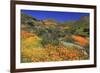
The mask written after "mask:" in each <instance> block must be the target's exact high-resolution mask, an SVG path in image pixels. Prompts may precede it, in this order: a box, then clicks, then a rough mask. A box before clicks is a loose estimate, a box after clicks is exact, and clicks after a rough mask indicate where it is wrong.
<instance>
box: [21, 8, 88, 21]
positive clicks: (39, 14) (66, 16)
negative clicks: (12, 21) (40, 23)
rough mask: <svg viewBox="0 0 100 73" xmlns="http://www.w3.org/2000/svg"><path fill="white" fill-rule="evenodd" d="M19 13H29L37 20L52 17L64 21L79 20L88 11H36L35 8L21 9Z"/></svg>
mask: <svg viewBox="0 0 100 73" xmlns="http://www.w3.org/2000/svg"><path fill="white" fill-rule="evenodd" d="M21 13H24V14H27V15H30V16H32V17H35V18H37V19H38V20H44V19H54V20H56V21H58V22H66V21H72V20H79V19H80V17H82V16H89V13H79V12H56V11H36V10H21Z"/></svg>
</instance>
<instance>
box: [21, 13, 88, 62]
mask: <svg viewBox="0 0 100 73" xmlns="http://www.w3.org/2000/svg"><path fill="white" fill-rule="evenodd" d="M21 33H22V34H21V46H22V48H21V50H22V55H21V57H22V62H31V61H33V62H38V61H60V60H62V61H63V60H81V59H88V58H89V17H87V16H84V17H81V18H80V20H77V21H66V22H62V23H61V22H59V21H56V20H54V19H45V20H38V19H36V18H35V17H33V16H29V15H27V14H21ZM63 50H64V51H65V53H64V52H63ZM32 51H33V52H35V51H36V52H37V53H36V55H37V56H38V57H36V55H34V54H33V53H32ZM42 51H43V52H45V54H43V53H42ZM60 51H62V52H60ZM67 51H69V52H68V53H67ZM39 52H40V53H39ZM51 53H52V54H51ZM72 53H73V54H74V55H72ZM40 54H41V55H40ZM63 54H64V56H62V55H63ZM70 54H71V55H70ZM42 55H43V56H44V58H43V56H42ZM55 56H56V57H55ZM71 56H73V57H74V58H73V57H71ZM52 57H54V58H53V59H52ZM45 59H46V60H45Z"/></svg>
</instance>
